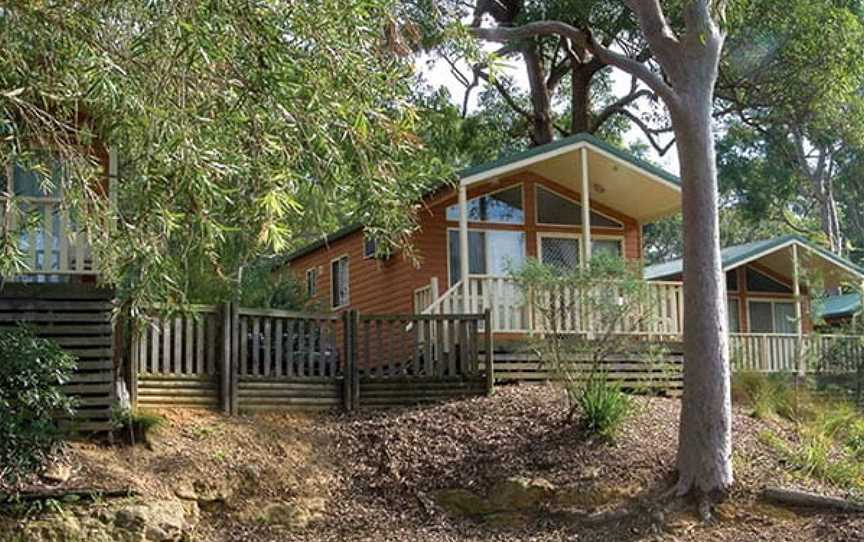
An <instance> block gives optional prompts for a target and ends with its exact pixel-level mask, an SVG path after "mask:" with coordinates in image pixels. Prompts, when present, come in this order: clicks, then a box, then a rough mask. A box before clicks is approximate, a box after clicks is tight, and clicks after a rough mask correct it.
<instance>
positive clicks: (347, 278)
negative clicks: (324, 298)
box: [330, 253, 351, 310]
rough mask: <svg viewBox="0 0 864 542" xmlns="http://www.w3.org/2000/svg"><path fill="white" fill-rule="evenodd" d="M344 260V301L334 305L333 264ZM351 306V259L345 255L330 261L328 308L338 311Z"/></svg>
mask: <svg viewBox="0 0 864 542" xmlns="http://www.w3.org/2000/svg"><path fill="white" fill-rule="evenodd" d="M342 260H345V283H346V284H345V299H344V300H340V301H343V302H342V303H341V304H339V305H336V288H334V287H333V286H334V280H335V278H336V276H335V275H334V273H333V264H335V263H336V262H340V261H342ZM350 304H351V258H350V256H349V255H348V254H347V253H345V254H341V255H339V256H337V257H335V258H333V259H332V260H330V308H331V309H332V310H339V309H342V308H345V307H347V306H348V305H350Z"/></svg>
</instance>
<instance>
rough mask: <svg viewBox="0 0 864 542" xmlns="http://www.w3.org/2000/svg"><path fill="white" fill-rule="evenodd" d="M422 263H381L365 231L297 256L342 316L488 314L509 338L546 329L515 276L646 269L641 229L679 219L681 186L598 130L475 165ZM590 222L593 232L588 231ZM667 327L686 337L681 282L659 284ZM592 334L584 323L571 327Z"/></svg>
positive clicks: (428, 235)
mask: <svg viewBox="0 0 864 542" xmlns="http://www.w3.org/2000/svg"><path fill="white" fill-rule="evenodd" d="M423 204H424V205H423V209H422V210H421V211H420V216H419V226H420V227H419V230H418V232H417V233H416V234H415V236H414V238H413V239H412V243H413V245H414V248H415V250H416V257H415V258H414V259H412V258H409V257H407V256H405V255H402V254H398V253H397V254H394V255H392V256H390V257H389V258H386V259H380V258H377V257H376V247H375V246H374V242H372V241H370V240H369V239H367V238H366V237H365V236H364V232H363V228H362V226H360V225H355V226H350V227H347V228H344V229H342V230H340V231H338V232H336V233H334V234H333V235H330V236H327V237H326V238H324V239H321V240H320V241H318V242H315V243H313V244H311V245H309V246H307V247H304V248H302V249H300V250H298V251H296V252H294V253H293V254H291V255H289V256H288V257H287V260H288V262H289V265H290V269H292V270H293V272H294V273H295V274H296V276H297V277H298V278H299V279H300V280H302V281H303V283H304V284H305V285H306V291H307V294H308V295H309V297H310V298H313V299H315V300H316V301H317V302H318V303H319V304H320V305H324V306H326V307H327V308H329V309H330V310H333V311H342V310H346V309H349V308H350V309H356V310H359V311H360V312H365V313H378V314H381V313H385V314H410V313H427V314H432V313H435V314H440V313H445V314H446V313H460V312H461V313H479V312H482V311H483V310H485V309H486V308H488V309H490V310H491V314H492V325H493V331H494V332H495V334H496V336H498V337H499V338H502V337H518V336H523V335H524V334H526V333H531V332H534V331H538V330H540V327H541V326H540V323H539V322H536V321H534V319H533V318H532V311H531V310H530V307H528V306H527V305H526V303H525V302H524V300H523V299H522V296H521V295H520V294H519V292H518V289H517V287H516V285H515V284H514V282H513V280H512V279H511V278H510V277H509V276H508V275H509V273H508V269H509V268H510V267H511V266H518V265H519V263H520V262H522V261H524V260H525V259H526V258H537V259H539V260H541V261H543V262H545V263H549V264H552V265H555V266H559V267H561V268H564V269H567V268H574V267H576V266H580V265H584V264H585V262H587V261H588V260H589V259H590V258H591V255H592V254H596V253H599V252H605V253H611V254H615V255H620V256H622V257H623V258H625V259H627V260H630V261H636V262H640V261H641V260H642V258H643V247H642V244H643V240H642V228H643V227H644V226H645V225H646V224H648V223H650V222H652V221H655V220H658V219H660V218H663V217H666V216H669V215H671V214H674V213H675V212H677V211H678V210H679V208H680V205H681V186H680V183H679V180H678V179H677V177H675V176H674V175H671V174H669V173H667V172H665V171H663V170H661V169H658V168H657V167H655V166H653V165H651V164H648V163H646V162H644V161H642V160H640V159H638V158H637V157H635V156H633V155H631V154H629V153H627V152H625V151H622V150H621V149H619V148H616V147H613V146H612V145H610V144H608V143H606V142H604V141H602V140H600V139H598V138H596V137H594V136H591V135H588V134H579V135H576V136H572V137H568V138H564V139H561V140H558V141H555V142H553V143H550V144H547V145H543V146H540V147H536V148H533V149H530V150H527V151H524V152H520V153H516V154H513V155H510V156H506V157H503V158H501V159H499V160H496V161H493V162H490V163H487V164H482V165H479V166H476V167H472V168H468V169H466V170H464V171H462V172H460V174H459V182H458V185H456V186H454V187H449V186H448V187H447V188H443V189H441V190H438V191H436V192H434V193H432V194H430V195H428V196H427V197H426V198H425V199H424V201H423ZM584 224H590V227H588V228H585V227H584V226H583V225H584ZM653 286H654V287H655V288H656V289H657V294H658V296H659V298H658V299H659V301H658V303H659V304H661V305H663V307H664V308H663V314H664V316H665V317H664V320H663V322H662V323H661V324H660V326H661V328H662V329H653V330H629V331H632V332H634V333H642V332H645V333H657V332H664V333H667V334H678V333H680V331H681V325H682V321H681V317H680V307H681V304H680V298H681V285H680V283H675V282H663V283H660V282H657V283H654V285H653ZM568 331H570V332H574V333H578V332H582V331H585V330H584V329H581V328H580V323H578V322H574V323H572V327H571V328H570V329H568Z"/></svg>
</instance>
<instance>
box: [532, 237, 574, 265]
mask: <svg viewBox="0 0 864 542" xmlns="http://www.w3.org/2000/svg"><path fill="white" fill-rule="evenodd" d="M540 261H542V262H543V263H544V264H546V265H550V266H552V267H554V268H556V269H559V270H560V271H563V272H567V271H572V270H574V269H576V268H577V267H578V266H579V239H575V238H572V237H541V238H540Z"/></svg>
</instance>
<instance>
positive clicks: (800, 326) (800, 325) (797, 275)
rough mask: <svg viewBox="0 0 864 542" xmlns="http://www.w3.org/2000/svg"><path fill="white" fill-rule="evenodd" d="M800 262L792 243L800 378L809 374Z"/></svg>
mask: <svg viewBox="0 0 864 542" xmlns="http://www.w3.org/2000/svg"><path fill="white" fill-rule="evenodd" d="M798 264H799V262H798V245H797V243H792V295H793V296H794V297H795V334H796V335H797V341H796V349H795V350H796V352H797V353H798V360H797V361H798V376H801V377H803V376H805V375H806V373H807V363H806V356H805V355H804V354H805V352H804V322H803V321H802V318H803V316H802V310H801V271H800V268H799V265H798Z"/></svg>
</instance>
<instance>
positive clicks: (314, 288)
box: [306, 266, 321, 299]
mask: <svg viewBox="0 0 864 542" xmlns="http://www.w3.org/2000/svg"><path fill="white" fill-rule="evenodd" d="M320 274H321V273H320V269H319V268H318V267H317V266H315V267H310V268H308V269H306V297H308V298H309V299H312V298H313V297H315V296H317V295H318V276H319V275H320ZM310 277H311V278H312V280H311V281H310V280H309V278H310ZM310 286H311V288H310Z"/></svg>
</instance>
